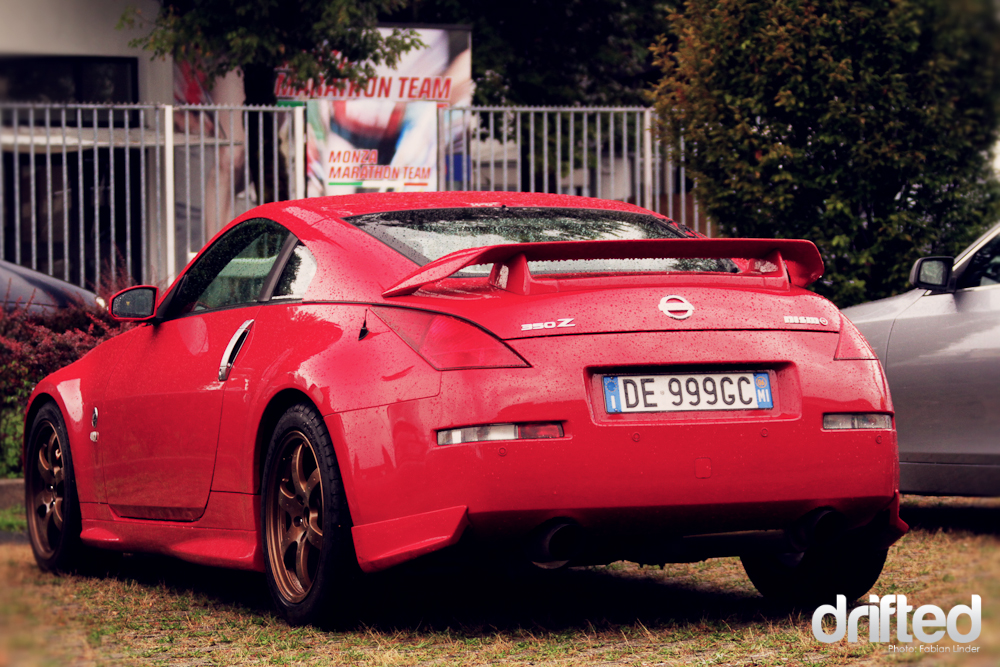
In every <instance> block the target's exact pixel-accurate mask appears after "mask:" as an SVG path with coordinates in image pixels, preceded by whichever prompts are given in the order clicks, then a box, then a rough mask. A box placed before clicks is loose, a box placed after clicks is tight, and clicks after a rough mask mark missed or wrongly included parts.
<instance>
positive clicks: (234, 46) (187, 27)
mask: <svg viewBox="0 0 1000 667" xmlns="http://www.w3.org/2000/svg"><path fill="white" fill-rule="evenodd" d="M405 3H406V0H298V1H296V2H280V1H279V0H165V1H164V2H163V3H162V7H161V9H160V11H159V13H158V14H157V16H156V17H155V18H154V19H152V20H148V19H147V18H146V17H144V16H142V13H141V11H140V10H139V9H136V8H135V7H129V8H128V9H127V10H126V11H125V13H124V14H123V15H122V18H121V21H120V23H119V27H134V26H136V25H137V24H140V25H151V28H152V29H151V32H150V33H149V34H148V35H146V36H145V37H141V38H138V39H135V40H133V41H132V42H131V45H132V46H134V47H141V48H143V49H146V50H148V51H152V52H153V54H154V56H161V57H162V56H171V57H173V58H174V59H175V60H178V61H184V62H189V63H191V64H193V65H195V66H197V67H198V68H199V69H201V70H202V71H204V72H205V74H207V75H208V76H209V78H215V77H216V76H223V75H225V74H226V73H228V72H230V71H232V70H234V69H237V68H246V67H248V66H256V67H261V68H265V69H269V70H271V71H273V70H274V68H275V67H277V66H280V65H282V64H286V63H287V64H288V66H289V67H290V69H291V70H292V71H293V72H294V73H295V75H296V76H297V77H298V78H299V80H300V81H301V82H303V83H305V82H306V81H308V80H309V79H314V80H317V79H320V78H325V79H326V80H333V79H338V78H346V79H350V80H351V81H356V82H362V81H366V80H368V79H369V78H371V77H373V76H374V75H375V66H376V65H379V64H382V63H386V64H388V65H390V66H394V65H395V64H396V63H397V62H398V61H399V56H400V55H401V54H402V53H405V52H406V51H408V50H410V49H411V48H413V47H415V46H420V45H421V42H420V40H419V38H417V36H416V34H415V33H413V32H412V31H409V30H400V29H396V30H393V32H392V34H391V35H389V36H382V35H381V34H380V33H379V32H378V30H377V29H376V23H377V17H378V13H379V12H389V11H393V10H396V9H399V8H400V7H402V6H403V5H405Z"/></svg>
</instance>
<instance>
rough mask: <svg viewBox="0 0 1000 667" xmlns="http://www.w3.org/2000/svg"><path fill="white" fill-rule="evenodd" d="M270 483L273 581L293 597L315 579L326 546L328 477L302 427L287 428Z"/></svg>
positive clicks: (267, 518)
mask: <svg viewBox="0 0 1000 667" xmlns="http://www.w3.org/2000/svg"><path fill="white" fill-rule="evenodd" d="M278 451H279V452H280V454H279V457H280V458H279V460H278V464H277V465H276V466H274V467H273V468H272V470H271V479H270V480H269V483H268V485H267V488H268V489H269V494H268V497H267V499H266V502H267V511H266V514H265V521H266V523H267V525H266V526H265V535H266V538H265V539H266V542H267V550H268V556H269V559H270V562H271V567H272V571H273V575H274V583H275V585H276V587H277V589H278V591H279V592H280V594H281V596H282V597H283V598H285V600H287V601H288V602H289V603H297V602H301V601H302V600H303V599H305V597H306V596H307V595H308V594H309V591H310V589H311V588H312V585H313V582H314V581H315V580H316V574H317V570H318V569H319V566H320V557H321V555H322V552H323V481H322V475H321V474H320V470H319V465H318V463H317V459H316V452H315V450H314V449H313V445H312V443H311V442H310V441H309V438H308V437H306V435H305V434H304V433H302V431H299V430H293V431H289V432H288V433H286V434H285V437H284V438H283V439H282V440H281V443H280V445H279V446H278Z"/></svg>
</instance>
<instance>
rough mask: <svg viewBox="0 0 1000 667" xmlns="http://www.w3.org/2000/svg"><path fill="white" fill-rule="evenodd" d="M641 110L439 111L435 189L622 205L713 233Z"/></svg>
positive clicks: (676, 156) (679, 164)
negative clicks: (596, 200) (596, 199)
mask: <svg viewBox="0 0 1000 667" xmlns="http://www.w3.org/2000/svg"><path fill="white" fill-rule="evenodd" d="M653 120H654V116H653V110H652V109H648V108H643V107H570V108H567V107H468V108H451V109H440V110H439V112H438V136H439V137H441V140H440V141H439V142H438V164H439V169H438V175H439V176H438V178H439V183H438V189H439V190H515V191H523V192H556V193H562V194H575V195H586V196H589V197H601V198H605V199H617V200H621V201H627V202H631V203H633V204H638V205H640V206H643V207H645V208H648V209H650V210H653V211H657V212H660V213H664V214H666V215H668V216H670V217H671V218H673V219H675V220H677V221H678V222H680V223H682V224H685V225H688V226H690V227H692V228H694V229H697V230H698V231H701V232H703V233H705V234H708V235H711V232H712V230H711V227H710V225H709V224H708V221H707V220H706V219H705V217H704V215H703V214H702V212H701V211H699V209H698V202H697V200H696V199H695V197H694V188H695V186H696V184H695V183H694V182H692V181H689V180H688V178H687V174H686V173H685V171H686V169H685V159H684V158H685V156H684V143H683V140H682V142H681V150H680V151H674V150H672V149H671V148H670V146H669V144H667V143H666V142H663V141H661V140H660V138H659V137H658V136H657V135H656V133H655V131H654V128H653Z"/></svg>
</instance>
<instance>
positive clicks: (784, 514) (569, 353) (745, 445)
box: [327, 332, 899, 562]
mask: <svg viewBox="0 0 1000 667" xmlns="http://www.w3.org/2000/svg"><path fill="white" fill-rule="evenodd" d="M781 333H782V332H739V338H740V340H739V345H738V346H736V345H734V342H733V334H732V333H731V332H729V333H727V332H686V333H683V334H679V333H674V334H666V335H664V334H627V335H619V336H580V337H563V338H549V339H528V340H521V341H517V344H516V345H515V347H516V348H517V351H518V352H519V353H521V354H522V355H523V356H524V357H525V358H526V359H528V360H529V361H530V362H532V363H536V366H535V367H533V368H528V369H496V370H473V371H461V372H448V373H443V374H442V388H441V392H440V394H438V395H437V396H435V397H432V398H424V399H418V400H413V401H406V402H402V403H397V404H393V405H390V406H382V407H379V408H372V409H367V410H358V411H354V412H350V413H340V414H336V415H329V416H328V417H327V424H328V426H329V427H330V430H331V433H333V434H334V436H335V438H334V439H335V441H336V442H338V457H339V459H340V461H341V467H342V468H343V469H344V473H345V486H346V490H347V493H348V499H349V502H350V504H351V512H352V517H353V519H354V522H355V525H356V526H358V527H364V526H366V525H368V524H377V523H382V522H386V521H391V520H396V519H400V518H403V517H409V516H414V515H422V514H426V513H432V512H438V511H443V510H447V509H449V508H456V507H465V508H467V510H466V511H467V514H466V516H467V522H468V527H467V528H463V530H464V531H465V532H467V533H469V534H470V535H471V536H472V537H474V538H475V539H476V540H478V541H482V542H485V543H494V544H497V543H502V542H507V543H516V542H517V541H518V540H522V539H524V538H525V537H526V536H527V535H528V534H529V533H531V531H533V530H535V529H536V528H537V527H538V526H540V525H542V524H544V523H545V522H548V521H552V520H555V519H565V520H568V521H571V522H573V523H575V524H578V525H579V526H581V527H582V528H584V529H585V530H586V532H587V534H588V535H590V536H592V539H593V540H594V541H597V542H602V543H606V544H614V545H616V548H618V547H620V549H619V550H620V551H622V552H627V551H628V550H629V549H631V548H635V547H637V545H640V544H644V543H647V542H649V541H650V540H654V541H655V540H664V539H673V538H677V537H683V536H689V535H705V534H715V533H730V532H736V531H767V530H785V529H787V528H789V527H790V526H792V525H793V524H795V522H796V521H798V520H800V519H801V518H802V517H803V516H805V515H807V514H808V513H810V512H812V511H813V510H816V509H817V508H829V509H831V510H835V511H836V512H837V513H839V514H840V515H842V516H843V518H844V522H845V528H847V529H852V528H857V527H859V526H863V525H866V524H869V523H870V522H871V521H872V520H873V519H874V518H875V517H876V515H878V514H879V513H880V512H883V511H885V510H887V509H891V508H892V507H895V506H896V505H895V504H894V501H895V499H896V498H897V490H898V479H899V468H898V453H897V449H896V434H895V431H894V430H891V429H890V430H857V431H825V430H823V429H822V415H823V413H824V412H873V411H875V412H891V404H889V402H888V397H887V395H886V390H885V385H884V379H883V376H882V372H881V368H880V367H879V365H878V362H876V361H838V362H834V361H832V357H833V348H834V346H835V345H836V336H833V335H830V334H824V333H803V332H795V334H796V335H795V336H794V338H793V339H792V341H793V342H792V343H789V340H790V339H789V338H788V337H786V336H782V335H780V334H781ZM565 339H576V340H573V341H571V344H570V342H568V341H566V340H565ZM668 342H669V345H666V344H665V343H668ZM695 343H697V345H695ZM734 356H735V358H738V359H739V360H740V361H739V364H738V366H739V367H740V368H750V367H752V368H755V369H768V370H770V371H772V372H773V374H774V375H773V383H772V384H773V386H774V387H775V399H776V400H775V407H774V409H772V410H766V411H755V412H752V413H751V412H741V413H698V414H691V413H676V414H665V415H664V414H659V415H649V414H645V415H634V414H629V415H608V414H607V413H606V412H604V409H603V401H601V400H597V398H595V391H599V390H600V376H601V374H602V373H604V372H605V370H604V369H622V368H633V367H636V365H635V364H634V363H631V361H632V360H634V359H636V358H640V359H644V360H653V361H654V363H655V365H656V366H657V367H658V368H660V367H670V366H671V364H679V363H683V366H684V367H685V368H691V367H708V366H710V367H712V368H727V369H728V368H733V367H734V365H735V362H729V363H727V361H726V358H727V357H728V358H734ZM580 358H585V359H590V360H592V363H591V364H589V365H588V366H587V367H585V368H581V367H580V363H579V359H580ZM539 359H546V363H545V366H544V367H542V366H541V364H539V363H538V362H537V360H539ZM649 366H650V364H649V363H646V364H645V366H644V367H649ZM573 368H575V369H576V370H567V369H573ZM595 387H596V388H597V389H596V390H595ZM551 421H558V422H561V423H562V424H563V427H564V431H565V436H564V437H562V438H553V439H539V440H513V441H497V442H480V443H468V444H461V445H445V446H439V445H437V441H436V431H437V430H439V429H446V428H456V427H462V426H470V425H477V424H495V423H511V422H515V423H519V422H551ZM892 511H893V512H894V518H893V519H892V521H891V522H895V521H898V509H896V510H892ZM449 516H450V515H449ZM441 533H442V528H441V526H440V525H438V526H437V527H436V528H435V536H432V537H435V538H436V539H437V538H440V537H441V535H440V534H441ZM439 541H441V542H442V543H443V542H447V543H454V540H452V539H448V540H443V541H442V540H440V539H439ZM401 548H402V547H401V546H400V545H398V544H397V545H395V547H394V550H395V551H399V550H400V549H401ZM402 550H403V551H405V549H402ZM361 556H362V554H361V553H359V557H361ZM393 560H394V562H398V561H399V558H398V554H397V556H395V557H394V558H393Z"/></svg>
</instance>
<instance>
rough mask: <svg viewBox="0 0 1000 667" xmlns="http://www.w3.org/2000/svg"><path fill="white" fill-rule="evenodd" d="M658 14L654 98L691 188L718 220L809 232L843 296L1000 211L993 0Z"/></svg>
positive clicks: (896, 282) (999, 76) (878, 281)
mask: <svg viewBox="0 0 1000 667" xmlns="http://www.w3.org/2000/svg"><path fill="white" fill-rule="evenodd" d="M669 22H670V30H669V32H668V34H666V35H664V36H663V37H661V38H660V40H659V42H658V44H656V45H655V46H654V48H653V51H654V55H655V58H656V63H657V65H658V66H659V67H660V68H661V69H662V72H663V78H662V80H661V81H660V83H659V84H658V85H657V87H656V89H655V100H656V105H657V109H658V111H659V113H660V114H661V118H662V120H663V125H664V129H665V130H666V131H667V132H668V133H669V134H670V135H671V136H672V137H673V138H674V139H675V140H676V139H677V138H678V137H679V136H680V134H681V133H683V135H684V138H685V140H686V141H687V142H689V144H688V145H695V146H696V147H697V149H696V151H695V152H693V154H691V155H689V160H690V162H689V168H690V169H691V171H692V172H694V175H695V176H696V177H697V178H698V187H699V199H700V201H701V202H703V203H704V205H705V207H706V209H707V211H708V213H709V215H711V216H712V217H713V218H714V219H715V220H716V221H717V222H718V223H719V226H720V229H722V230H724V233H726V234H727V235H731V236H777V237H786V238H788V237H792V238H794V237H800V238H807V239H810V240H812V241H814V242H815V243H816V244H817V245H818V246H819V248H820V251H821V252H822V254H823V258H824V261H825V262H826V266H827V272H826V276H825V277H824V278H823V280H822V281H821V282H820V283H818V284H817V285H816V289H817V291H819V292H821V293H823V294H824V295H826V296H828V297H830V298H832V299H833V300H834V301H835V302H836V303H837V304H838V305H840V306H841V307H844V306H848V305H851V304H855V303H859V302H861V301H865V300H868V299H876V298H881V297H885V296H890V295H892V294H895V293H898V292H900V291H903V290H905V289H907V288H908V285H907V276H908V273H909V268H910V266H911V265H912V263H913V261H914V260H915V259H916V258H917V257H919V256H921V255H925V254H954V253H955V252H956V251H957V250H960V249H961V248H962V247H963V246H964V245H965V244H967V243H968V242H969V241H970V240H971V239H972V238H974V237H975V236H976V235H978V234H979V233H980V232H981V231H982V230H983V229H984V228H985V227H986V226H987V225H989V224H990V223H992V222H994V220H995V218H996V216H997V214H998V212H1000V185H998V183H997V180H996V177H995V176H994V175H993V173H992V171H991V170H990V168H989V150H990V149H991V147H992V146H993V144H994V143H995V141H996V136H997V125H998V120H1000V65H998V56H1000V29H998V23H997V19H996V16H995V14H994V9H993V5H992V4H991V3H990V2H989V1H988V0H959V1H956V0H865V1H863V2H850V1H847V0H834V1H832V2H824V3H816V2H811V1H809V0H721V1H718V0H688V1H687V2H686V3H685V4H684V6H683V8H680V9H678V10H676V11H672V12H671V13H670V15H669Z"/></svg>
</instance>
